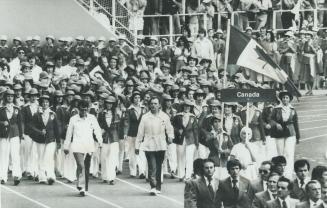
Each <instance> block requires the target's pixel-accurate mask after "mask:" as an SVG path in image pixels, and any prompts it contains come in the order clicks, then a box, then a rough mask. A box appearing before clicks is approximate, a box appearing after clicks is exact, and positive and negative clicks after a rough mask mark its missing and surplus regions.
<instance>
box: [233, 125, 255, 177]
mask: <svg viewBox="0 0 327 208" xmlns="http://www.w3.org/2000/svg"><path fill="white" fill-rule="evenodd" d="M251 137H252V130H251V129H250V128H248V127H243V128H242V130H241V133H240V138H241V142H240V143H238V144H235V145H234V146H233V148H232V150H231V153H230V159H237V160H239V161H240V162H241V164H242V170H241V175H242V176H243V177H245V178H247V179H249V180H254V179H257V178H258V175H257V166H256V158H257V157H258V155H257V146H256V145H254V144H253V143H251V142H249V140H250V138H251Z"/></svg>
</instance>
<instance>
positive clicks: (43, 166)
mask: <svg viewBox="0 0 327 208" xmlns="http://www.w3.org/2000/svg"><path fill="white" fill-rule="evenodd" d="M35 144H36V149H37V153H38V169H39V171H38V173H39V174H38V175H39V181H40V182H46V180H47V179H50V178H51V179H54V180H55V179H56V175H55V152H56V143H55V142H51V143H48V144H43V143H42V144H41V143H35Z"/></svg>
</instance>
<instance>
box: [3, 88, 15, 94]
mask: <svg viewBox="0 0 327 208" xmlns="http://www.w3.org/2000/svg"><path fill="white" fill-rule="evenodd" d="M5 95H15V92H14V91H13V90H12V89H7V90H6V92H5Z"/></svg>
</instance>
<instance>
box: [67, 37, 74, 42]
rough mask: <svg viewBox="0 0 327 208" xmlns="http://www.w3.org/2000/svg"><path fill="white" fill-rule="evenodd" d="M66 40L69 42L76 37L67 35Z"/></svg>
mask: <svg viewBox="0 0 327 208" xmlns="http://www.w3.org/2000/svg"><path fill="white" fill-rule="evenodd" d="M65 40H66V41H67V42H73V40H74V38H73V37H66V38H65Z"/></svg>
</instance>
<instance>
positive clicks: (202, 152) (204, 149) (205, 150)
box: [195, 144, 210, 159]
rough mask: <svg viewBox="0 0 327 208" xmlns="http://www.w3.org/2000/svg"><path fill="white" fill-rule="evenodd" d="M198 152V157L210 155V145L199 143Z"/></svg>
mask: <svg viewBox="0 0 327 208" xmlns="http://www.w3.org/2000/svg"><path fill="white" fill-rule="evenodd" d="M196 152H197V154H196V158H201V159H206V158H208V156H209V153H210V150H209V148H208V147H206V146H204V145H203V144H199V148H198V150H197V151H196ZM196 158H195V159H196Z"/></svg>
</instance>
